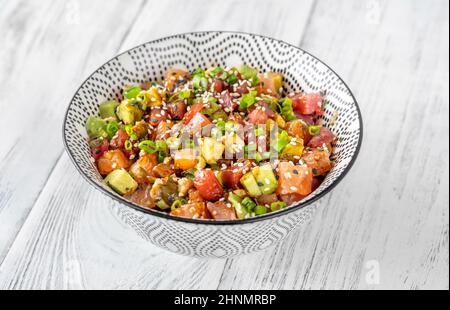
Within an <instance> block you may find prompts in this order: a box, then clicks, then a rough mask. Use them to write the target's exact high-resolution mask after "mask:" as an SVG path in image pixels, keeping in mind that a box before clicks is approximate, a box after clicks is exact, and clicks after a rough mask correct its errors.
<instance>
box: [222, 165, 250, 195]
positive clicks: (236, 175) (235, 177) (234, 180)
mask: <svg viewBox="0 0 450 310" xmlns="http://www.w3.org/2000/svg"><path fill="white" fill-rule="evenodd" d="M251 167H252V163H251V162H250V161H248V160H246V161H244V162H243V163H242V165H241V163H238V164H235V165H233V166H231V167H228V168H227V169H225V170H222V183H223V185H224V186H226V187H227V188H230V189H238V188H241V182H240V180H241V178H242V176H243V175H244V174H245V173H247V172H248V171H250V169H251Z"/></svg>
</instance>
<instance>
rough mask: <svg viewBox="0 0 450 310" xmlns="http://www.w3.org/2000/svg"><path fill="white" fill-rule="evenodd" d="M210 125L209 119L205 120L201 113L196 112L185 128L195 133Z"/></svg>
mask: <svg viewBox="0 0 450 310" xmlns="http://www.w3.org/2000/svg"><path fill="white" fill-rule="evenodd" d="M211 124H212V123H211V121H210V120H209V118H207V117H206V116H205V115H203V114H202V113H200V112H197V114H195V115H194V117H193V118H192V119H191V121H190V122H189V123H188V124H187V127H189V128H190V129H191V130H194V131H197V130H200V129H201V128H203V127H205V126H208V125H211Z"/></svg>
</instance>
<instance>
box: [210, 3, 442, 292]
mask: <svg viewBox="0 0 450 310" xmlns="http://www.w3.org/2000/svg"><path fill="white" fill-rule="evenodd" d="M310 20H311V22H310V24H309V26H308V28H307V31H306V33H305V36H304V39H303V41H302V47H303V48H305V49H306V50H308V51H310V52H312V53H314V54H316V55H317V56H319V57H320V58H323V59H324V60H325V61H326V62H327V63H329V64H330V65H332V67H333V68H335V69H336V71H337V72H339V73H340V74H342V77H343V78H344V79H345V80H346V81H347V82H348V83H349V85H350V87H351V88H352V90H353V91H354V92H355V95H356V98H357V99H358V100H359V102H360V105H361V108H362V113H363V118H364V125H365V136H364V142H363V148H362V151H361V154H360V157H359V159H358V161H357V163H356V166H355V167H354V169H353V171H352V172H351V173H350V174H349V175H348V176H347V177H346V179H345V180H344V181H343V182H342V183H341V184H340V185H339V186H338V187H337V188H336V190H335V191H334V192H333V193H332V194H331V195H329V196H328V197H327V198H326V199H325V200H323V201H322V202H321V206H320V208H319V210H320V212H319V214H318V216H316V217H315V218H314V220H313V222H312V223H311V225H308V226H305V227H303V228H302V229H300V230H299V231H298V233H297V234H296V235H294V236H292V237H291V238H290V239H289V240H286V241H285V242H284V243H283V244H281V245H280V246H278V247H277V248H276V249H274V250H272V251H268V252H267V253H262V254H255V255H253V256H246V257H243V258H239V259H235V260H230V261H228V262H227V266H226V269H225V271H224V277H223V279H222V281H221V284H220V286H219V288H222V289H229V288H241V289H246V288H254V287H257V288H265V289H278V288H283V289H292V288H298V289H356V288H358V289H433V288H434V289H448V279H449V267H448V266H449V256H448V253H449V252H448V250H449V245H448V238H449V236H448V224H449V223H448V219H449V212H448V206H449V191H448V186H449V166H448V154H449V144H448V124H449V118H448V115H449V110H448V109H449V105H448V102H449V90H448V83H449V74H448V67H449V62H448V52H449V48H448V46H449V44H448V43H449V42H448V2H446V1H429V2H427V3H426V4H425V3H423V2H420V1H339V2H337V1H331V0H325V1H322V0H321V1H318V5H317V6H316V8H315V10H314V13H313V15H312V16H311V19H310ZM374 263H375V265H374ZM377 263H378V264H379V272H380V273H379V275H380V279H379V280H380V282H379V284H376V283H373V282H370V281H369V282H367V281H366V276H367V275H368V274H369V275H370V271H374V269H373V268H376V264H377Z"/></svg>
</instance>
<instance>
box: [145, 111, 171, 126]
mask: <svg viewBox="0 0 450 310" xmlns="http://www.w3.org/2000/svg"><path fill="white" fill-rule="evenodd" d="M167 116H168V115H167V111H165V110H163V109H159V108H156V109H152V111H151V112H150V119H149V124H150V125H152V126H153V127H157V126H158V125H159V123H161V122H163V121H166V120H167Z"/></svg>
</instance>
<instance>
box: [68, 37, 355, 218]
mask: <svg viewBox="0 0 450 310" xmlns="http://www.w3.org/2000/svg"><path fill="white" fill-rule="evenodd" d="M242 63H246V64H248V65H250V66H252V67H256V68H258V69H259V70H260V71H276V72H280V73H282V74H283V76H284V83H283V87H284V90H285V92H291V91H295V90H303V91H308V92H318V91H326V105H325V115H324V117H323V123H324V125H326V126H327V127H329V128H330V129H331V130H332V131H333V132H334V133H335V134H336V135H337V137H338V141H337V143H336V144H335V150H334V154H333V159H334V161H335V166H334V168H333V169H332V171H331V172H330V173H329V174H328V175H327V177H326V178H325V180H324V182H323V183H322V185H321V186H320V187H319V188H318V189H317V190H316V191H315V192H313V193H312V194H311V195H309V196H308V197H306V198H305V199H303V200H302V201H301V202H299V203H297V204H296V205H295V206H291V207H290V208H298V207H300V206H304V205H306V204H308V203H310V202H312V201H313V200H315V199H317V198H319V197H320V196H322V195H323V194H325V193H326V192H327V191H328V190H330V189H331V187H333V185H335V183H336V182H337V181H338V180H340V179H341V178H342V177H343V176H344V175H345V173H346V171H347V170H348V169H349V168H350V167H351V164H352V163H353V161H354V159H355V157H356V155H357V153H358V150H359V146H360V143H361V134H362V132H361V131H362V128H361V117H360V113H359V108H358V105H357V103H356V101H355V99H354V97H353V96H352V94H351V92H350V90H349V89H348V87H347V86H346V85H345V83H344V82H343V81H342V80H341V79H340V78H339V76H338V75H337V74H336V73H334V72H333V71H332V70H331V69H330V68H329V67H328V66H327V65H325V64H324V63H322V62H321V61H320V60H318V59H317V58H315V57H314V56H312V55H310V54H308V53H306V52H304V51H302V50H301V49H299V48H296V47H294V46H292V45H289V44H287V43H284V42H282V41H278V40H275V39H271V38H267V37H263V36H259V35H253V34H245V33H232V32H200V33H187V34H179V35H174V36H171V37H166V38H162V39H158V40H155V41H151V42H148V43H145V44H142V45H139V46H137V47H135V48H133V49H131V50H129V51H127V52H125V53H123V54H120V55H118V56H116V57H115V58H113V59H111V60H110V61H108V62H107V63H106V64H104V65H103V66H101V67H100V68H99V69H97V70H96V71H95V72H94V73H93V74H92V75H91V76H90V77H89V78H88V79H87V80H86V81H85V82H84V83H83V84H82V85H81V87H80V88H79V89H78V90H77V92H76V94H75V96H74V97H73V99H72V101H71V102H70V105H69V107H68V110H67V113H66V118H65V120H64V125H63V136H64V137H63V138H64V142H65V146H66V149H67V151H68V153H69V156H70V157H71V159H72V161H73V162H74V164H75V166H76V167H77V169H78V170H79V171H80V172H81V173H82V175H83V176H84V177H85V178H87V179H88V181H90V182H91V183H93V184H94V185H96V187H98V188H100V189H102V190H103V191H105V192H106V193H109V195H112V196H113V198H117V199H120V200H121V201H122V202H125V203H126V204H128V205H130V206H132V207H134V208H136V209H139V210H141V211H144V212H147V213H153V214H157V215H161V216H164V217H167V215H166V214H165V213H162V212H159V211H154V210H147V209H144V208H141V207H139V206H136V205H133V204H131V203H129V202H126V200H124V199H123V198H122V197H120V196H119V195H117V194H116V193H114V192H113V191H112V190H111V189H110V188H109V187H107V186H105V185H104V184H103V183H102V177H101V176H100V174H99V173H98V172H97V169H96V167H95V165H94V163H93V159H92V158H91V156H90V150H89V146H88V144H87V138H86V137H87V134H86V130H85V129H84V123H85V120H86V118H87V117H88V116H90V115H97V114H98V110H97V107H98V104H99V103H100V102H101V101H104V100H108V99H120V98H121V95H120V90H121V88H122V87H123V86H124V85H125V84H132V83H140V82H144V81H161V80H162V78H163V75H164V72H165V71H166V70H167V69H169V68H173V67H180V68H186V69H189V70H193V69H195V68H198V67H202V68H208V67H211V66H238V65H240V64H242ZM290 208H288V209H290ZM285 210H287V209H285ZM283 211H284V210H282V211H280V213H282V212H283ZM263 217H265V216H262V217H261V218H263ZM193 221H195V220H193ZM244 221H246V220H244Z"/></svg>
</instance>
